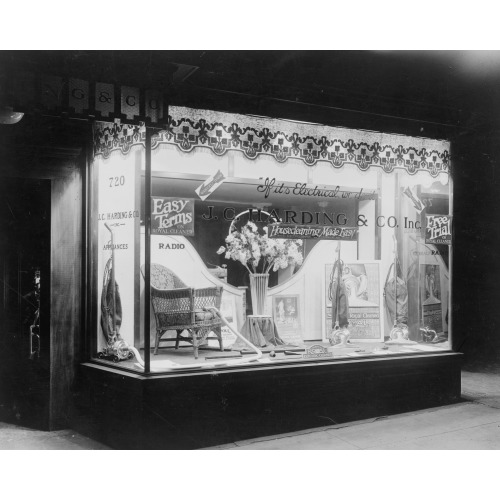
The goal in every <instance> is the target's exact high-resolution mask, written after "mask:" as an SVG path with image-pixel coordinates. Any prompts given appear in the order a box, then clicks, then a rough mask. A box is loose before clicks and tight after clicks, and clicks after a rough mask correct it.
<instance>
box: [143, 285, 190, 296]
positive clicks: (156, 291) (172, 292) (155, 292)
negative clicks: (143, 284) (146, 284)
mask: <svg viewBox="0 0 500 500" xmlns="http://www.w3.org/2000/svg"><path fill="white" fill-rule="evenodd" d="M192 290H193V289H192V288H190V287H186V288H171V289H167V290H165V289H162V288H156V287H154V286H153V285H151V296H152V297H161V298H162V299H177V298H183V297H191V296H192Z"/></svg>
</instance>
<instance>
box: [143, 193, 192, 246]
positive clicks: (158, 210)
mask: <svg viewBox="0 0 500 500" xmlns="http://www.w3.org/2000/svg"><path fill="white" fill-rule="evenodd" d="M151 234H179V235H182V236H194V200H193V199H191V198H177V197H174V198H163V197H159V196H152V197H151Z"/></svg>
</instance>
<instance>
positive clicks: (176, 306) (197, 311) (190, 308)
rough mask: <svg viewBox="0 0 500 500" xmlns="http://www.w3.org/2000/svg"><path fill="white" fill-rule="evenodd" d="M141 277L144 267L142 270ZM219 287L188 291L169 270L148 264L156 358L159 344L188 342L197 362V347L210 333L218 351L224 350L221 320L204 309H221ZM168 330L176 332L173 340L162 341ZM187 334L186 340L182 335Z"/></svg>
mask: <svg viewBox="0 0 500 500" xmlns="http://www.w3.org/2000/svg"><path fill="white" fill-rule="evenodd" d="M141 273H142V276H143V277H144V266H142V267H141ZM221 296H222V287H221V286H214V287H209V288H190V287H188V286H186V284H185V283H184V282H183V281H182V280H181V279H180V278H179V277H178V276H177V275H176V274H175V273H174V272H172V271H171V270H170V269H168V268H166V267H164V266H162V265H161V264H153V263H152V264H151V304H152V306H153V311H154V316H155V320H156V340H155V350H154V353H155V354H158V347H159V345H160V342H165V341H173V340H175V348H176V349H178V348H179V342H180V341H181V340H182V341H185V342H190V343H191V344H192V345H193V349H194V357H195V359H198V346H199V345H200V344H201V343H202V342H203V341H204V340H205V339H206V338H207V336H208V335H209V333H210V332H213V333H215V335H216V336H217V339H218V341H219V346H220V350H221V351H222V350H224V347H223V344H222V335H221V324H222V322H221V320H220V318H219V317H218V316H217V315H216V314H215V313H213V312H212V311H205V310H204V308H205V307H208V306H214V307H216V308H217V309H219V308H220V302H221ZM168 330H176V331H177V336H176V338H169V339H162V336H163V335H164V334H165V333H166V332H167V331H168ZM184 331H186V332H187V334H188V336H183V335H181V334H182V332H184Z"/></svg>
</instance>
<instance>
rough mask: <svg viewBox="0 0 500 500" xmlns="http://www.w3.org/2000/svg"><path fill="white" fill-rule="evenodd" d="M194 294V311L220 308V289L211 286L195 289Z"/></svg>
mask: <svg viewBox="0 0 500 500" xmlns="http://www.w3.org/2000/svg"><path fill="white" fill-rule="evenodd" d="M193 292H194V307H195V308H196V309H203V308H204V307H207V306H215V307H216V308H217V309H219V308H220V303H221V297H222V287H221V286H211V287H206V288H195V289H194V290H193Z"/></svg>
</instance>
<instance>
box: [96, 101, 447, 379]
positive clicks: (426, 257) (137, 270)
mask: <svg viewBox="0 0 500 500" xmlns="http://www.w3.org/2000/svg"><path fill="white" fill-rule="evenodd" d="M169 113H170V121H169V123H168V126H167V127H165V129H164V130H156V131H154V134H153V135H152V138H151V143H149V142H148V140H147V136H146V132H145V127H144V126H142V127H139V126H129V125H117V124H109V123H97V124H96V127H95V144H94V146H95V159H94V165H93V176H92V178H93V182H92V189H91V194H92V203H91V205H90V214H89V221H90V226H91V227H92V231H93V241H92V243H93V244H92V269H93V274H92V276H93V279H92V301H93V304H92V311H93V318H92V324H93V328H94V339H93V340H94V342H93V358H94V359H96V360H100V361H101V362H103V363H112V364H113V366H116V367H120V368H125V369H130V370H136V371H141V372H142V371H144V370H145V369H146V371H147V369H148V368H149V370H150V371H151V372H155V373H161V372H177V371H182V370H203V369H214V368H225V367H232V366H240V367H247V368H252V367H255V366H260V365H262V364H266V365H271V364H276V365H280V364H283V363H311V362H324V361H328V362H335V361H336V360H339V359H342V360H346V359H356V358H363V357H374V356H377V357H380V356H381V357H390V356H394V355H398V354H402V353H404V354H414V355H422V354H425V353H428V352H442V351H445V350H449V349H450V348H451V347H450V346H451V343H450V342H451V325H450V315H449V304H450V293H451V274H450V268H451V266H450V262H451V257H452V256H451V214H452V196H451V193H452V188H451V180H450V178H449V143H448V142H446V141H437V140H430V139H422V138H414V137H406V136H400V135H390V134H382V133H376V132H367V131H361V130H349V129H341V128H332V127H325V126H320V125H313V124H305V123H297V122H292V121H285V120H276V119H266V118H260V117H249V116H241V115H229V114H225V113H217V112H212V111H203V110H192V109H188V108H180V107H172V108H170V110H169ZM149 147H150V148H151V163H150V167H149V166H148V165H147V161H146V153H147V149H148V148H149ZM149 168H150V171H149V172H148V169H149ZM149 179H150V196H147V193H149V186H148V182H149ZM146 214H147V215H148V217H146ZM149 217H150V222H149ZM149 224H150V226H149ZM148 269H149V271H150V272H149V275H147V270H148ZM147 281H148V282H149V283H150V285H151V287H150V297H149V300H148V301H146V300H145V297H146V293H145V286H146V282H147ZM148 309H149V313H148ZM148 315H149V318H150V321H149V326H150V328H149V331H147V322H146V321H145V319H146V317H148ZM145 325H146V328H145ZM149 348H150V349H149ZM147 358H148V359H149V362H148V361H147ZM148 364H149V366H148Z"/></svg>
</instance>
